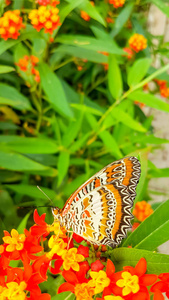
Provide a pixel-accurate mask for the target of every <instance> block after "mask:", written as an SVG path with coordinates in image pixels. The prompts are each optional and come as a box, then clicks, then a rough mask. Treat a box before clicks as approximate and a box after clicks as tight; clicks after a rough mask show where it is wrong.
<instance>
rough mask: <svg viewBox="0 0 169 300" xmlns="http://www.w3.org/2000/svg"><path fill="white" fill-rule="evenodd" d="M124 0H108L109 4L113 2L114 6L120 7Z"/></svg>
mask: <svg viewBox="0 0 169 300" xmlns="http://www.w3.org/2000/svg"><path fill="white" fill-rule="evenodd" d="M125 1H126V0H109V3H110V4H113V6H114V8H118V7H122V6H123V5H124V3H125Z"/></svg>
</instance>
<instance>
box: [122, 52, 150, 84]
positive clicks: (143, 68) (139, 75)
mask: <svg viewBox="0 0 169 300" xmlns="http://www.w3.org/2000/svg"><path fill="white" fill-rule="evenodd" d="M151 61H152V60H151V59H150V58H140V59H138V60H136V61H135V63H134V64H133V66H132V67H131V68H130V69H129V72H128V78H127V82H128V85H129V86H130V87H132V86H134V85H136V84H137V83H139V82H140V81H141V80H142V79H143V77H144V76H145V75H146V74H147V71H148V69H149V67H150V65H151Z"/></svg>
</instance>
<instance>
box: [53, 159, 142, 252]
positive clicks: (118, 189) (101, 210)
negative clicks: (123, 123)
mask: <svg viewBox="0 0 169 300" xmlns="http://www.w3.org/2000/svg"><path fill="white" fill-rule="evenodd" d="M140 173H141V169H140V162H139V160H138V159H137V158H136V157H133V156H130V157H126V158H122V159H120V160H117V161H115V162H112V163H111V164H109V165H108V166H106V167H104V168H103V169H102V170H100V171H99V172H98V173H96V174H95V175H94V176H92V177H91V178H90V179H89V180H87V181H86V182H85V183H84V184H83V185H81V186H80V187H79V188H78V189H77V190H76V191H75V192H74V193H73V194H72V195H71V196H70V197H69V199H68V200H67V202H66V203H65V205H64V207H63V209H59V208H58V207H55V208H53V209H52V212H53V215H54V219H55V220H58V221H59V222H60V225H61V226H65V227H66V229H67V230H69V229H72V230H73V232H75V233H76V234H77V235H80V236H81V237H83V238H84V239H86V240H87V241H89V242H91V243H93V244H96V245H108V246H111V247H113V248H114V247H116V246H117V245H118V244H120V242H121V240H122V239H123V238H124V237H125V236H126V234H127V230H128V229H129V228H131V223H130V221H131V219H132V218H133V215H132V214H131V208H132V207H133V202H134V199H135V197H136V186H137V184H138V182H139V178H140Z"/></svg>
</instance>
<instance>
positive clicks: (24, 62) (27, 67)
mask: <svg viewBox="0 0 169 300" xmlns="http://www.w3.org/2000/svg"><path fill="white" fill-rule="evenodd" d="M38 62H39V58H38V57H36V56H34V55H31V56H27V55H25V56H24V57H23V58H20V59H19V61H18V63H16V66H18V67H19V69H20V71H23V72H25V73H26V74H27V76H28V77H30V76H31V75H33V79H34V80H35V81H36V82H40V75H39V71H38V70H37V69H35V66H36V65H37V63H38Z"/></svg>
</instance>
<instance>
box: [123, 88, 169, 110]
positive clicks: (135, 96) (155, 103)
mask: <svg viewBox="0 0 169 300" xmlns="http://www.w3.org/2000/svg"><path fill="white" fill-rule="evenodd" d="M128 98H129V99H131V100H132V101H138V102H140V103H144V104H145V105H147V106H149V107H152V108H156V109H158V110H162V111H166V112H169V104H168V103H166V102H164V101H162V100H160V99H159V98H157V97H155V96H154V95H152V94H148V93H144V92H141V91H135V92H132V93H131V94H130V95H129V96H128Z"/></svg>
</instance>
